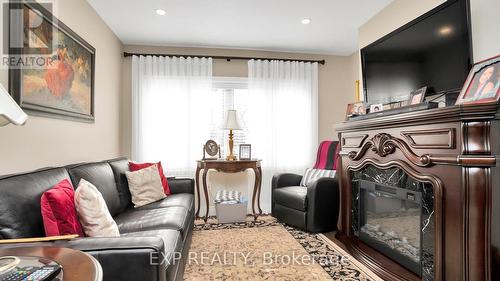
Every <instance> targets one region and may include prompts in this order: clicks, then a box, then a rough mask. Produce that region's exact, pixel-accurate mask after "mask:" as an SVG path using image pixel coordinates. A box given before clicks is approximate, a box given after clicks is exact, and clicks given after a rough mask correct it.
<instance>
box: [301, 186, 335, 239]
mask: <svg viewBox="0 0 500 281" xmlns="http://www.w3.org/2000/svg"><path fill="white" fill-rule="evenodd" d="M307 204H308V207H307V230H308V231H310V232H325V231H332V230H335V229H336V228H337V220H338V216H339V184H338V181H337V178H320V179H318V180H317V181H315V182H314V183H313V184H312V185H310V186H309V187H308V188H307Z"/></svg>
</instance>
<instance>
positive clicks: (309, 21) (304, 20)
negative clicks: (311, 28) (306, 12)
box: [300, 18, 311, 24]
mask: <svg viewBox="0 0 500 281" xmlns="http://www.w3.org/2000/svg"><path fill="white" fill-rule="evenodd" d="M300 22H301V23H302V24H310V23H311V19H308V18H305V19H302V20H301V21H300Z"/></svg>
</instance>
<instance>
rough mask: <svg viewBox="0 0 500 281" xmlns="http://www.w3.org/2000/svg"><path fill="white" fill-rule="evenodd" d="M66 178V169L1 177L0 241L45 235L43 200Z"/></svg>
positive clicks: (67, 177) (50, 169) (67, 176)
mask: <svg viewBox="0 0 500 281" xmlns="http://www.w3.org/2000/svg"><path fill="white" fill-rule="evenodd" d="M64 179H69V175H68V173H67V172H66V170H65V169H64V168H49V169H44V170H39V171H35V172H30V173H24V174H17V175H10V176H3V177H0V239H9V238H23V237H42V236H45V230H44V227H43V220H42V214H41V212H40V198H41V197H42V194H43V193H44V192H45V191H47V190H49V189H50V188H52V187H53V186H54V185H56V184H57V183H58V182H60V181H62V180H64Z"/></svg>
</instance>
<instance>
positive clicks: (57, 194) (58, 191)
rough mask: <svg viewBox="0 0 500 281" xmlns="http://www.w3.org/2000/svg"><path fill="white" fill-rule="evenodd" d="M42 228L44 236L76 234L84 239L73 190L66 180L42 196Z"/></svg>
mask: <svg viewBox="0 0 500 281" xmlns="http://www.w3.org/2000/svg"><path fill="white" fill-rule="evenodd" d="M40 205H41V207H42V218H43V227H44V228H45V235H47V236H59V235H68V234H78V235H79V236H80V237H84V236H85V234H83V230H82V226H81V225H80V221H79V220H78V216H77V214H76V209H75V190H74V189H73V185H72V184H71V182H70V181H69V180H68V179H65V180H62V181H61V182H59V183H58V184H56V185H55V186H54V187H52V188H51V189H49V190H47V191H45V192H44V193H43V194H42V198H41V200H40Z"/></svg>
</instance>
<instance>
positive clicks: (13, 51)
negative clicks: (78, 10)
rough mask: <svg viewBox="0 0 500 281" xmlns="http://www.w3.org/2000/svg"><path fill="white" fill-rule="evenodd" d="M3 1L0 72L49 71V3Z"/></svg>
mask: <svg viewBox="0 0 500 281" xmlns="http://www.w3.org/2000/svg"><path fill="white" fill-rule="evenodd" d="M1 1H2V15H3V16H2V18H3V20H2V23H1V24H2V30H3V36H2V38H1V40H2V44H1V47H2V52H1V53H2V60H1V67H2V68H23V69H29V68H35V69H37V68H50V67H51V66H52V62H53V61H54V60H55V58H56V57H55V54H54V50H55V49H56V47H57V46H54V45H55V44H54V42H57V40H56V39H57V38H54V37H55V36H56V34H57V32H54V27H53V26H52V24H51V23H52V22H53V21H54V18H53V16H52V14H53V12H54V11H53V8H54V4H53V2H52V1H34V0H10V1H9V0H1Z"/></svg>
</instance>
